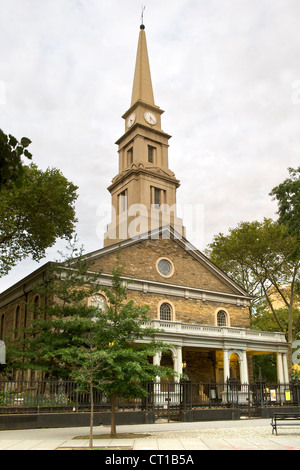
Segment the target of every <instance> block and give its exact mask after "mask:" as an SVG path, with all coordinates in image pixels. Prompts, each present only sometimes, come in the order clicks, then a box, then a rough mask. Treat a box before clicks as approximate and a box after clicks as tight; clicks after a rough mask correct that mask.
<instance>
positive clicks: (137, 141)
mask: <svg viewBox="0 0 300 470" xmlns="http://www.w3.org/2000/svg"><path fill="white" fill-rule="evenodd" d="M163 113H164V111H163V110H162V109H160V107H159V106H157V105H156V104H155V102H154V94H153V88H152V80H151V73H150V65H149V58H148V51H147V43H146V34H145V26H144V25H143V24H142V25H141V26H140V33H139V40H138V48H137V55H136V64H135V72H134V79H133V87H132V96H131V105H130V108H129V109H128V110H127V111H126V112H125V113H124V114H123V116H122V118H123V119H124V125H125V132H124V134H123V135H122V137H120V138H119V139H118V140H117V142H116V144H117V145H118V152H119V173H118V174H117V175H116V176H115V177H114V178H113V180H112V183H111V185H110V186H109V187H108V191H109V192H110V194H111V198H112V216H111V217H112V218H111V223H110V224H109V225H108V226H107V231H106V233H105V235H104V246H109V245H112V244H114V243H118V242H120V241H122V240H126V239H129V238H133V237H137V236H139V235H140V234H144V233H146V232H151V231H152V230H154V229H157V228H159V227H161V226H165V225H171V226H173V227H174V228H175V230H176V231H177V232H179V233H180V235H183V236H184V235H185V234H184V228H183V226H182V221H181V219H178V218H177V215H176V190H177V188H178V187H179V185H180V183H179V180H178V179H176V177H175V175H174V173H173V172H172V171H171V170H170V169H169V163H168V147H169V143H168V142H169V139H170V138H171V136H170V135H168V134H166V133H165V132H164V131H163V130H162V128H161V116H162V114H163Z"/></svg>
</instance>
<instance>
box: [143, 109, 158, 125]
mask: <svg viewBox="0 0 300 470" xmlns="http://www.w3.org/2000/svg"><path fill="white" fill-rule="evenodd" d="M144 118H145V121H146V122H148V124H151V126H155V124H157V117H156V116H155V114H153V113H151V111H146V112H145V114H144Z"/></svg>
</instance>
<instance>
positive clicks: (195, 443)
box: [180, 437, 209, 450]
mask: <svg viewBox="0 0 300 470" xmlns="http://www.w3.org/2000/svg"><path fill="white" fill-rule="evenodd" d="M180 442H181V444H182V445H183V447H184V449H185V450H209V447H207V445H206V444H205V443H204V442H203V440H202V439H198V438H193V437H191V438H190V439H186V438H182V439H180Z"/></svg>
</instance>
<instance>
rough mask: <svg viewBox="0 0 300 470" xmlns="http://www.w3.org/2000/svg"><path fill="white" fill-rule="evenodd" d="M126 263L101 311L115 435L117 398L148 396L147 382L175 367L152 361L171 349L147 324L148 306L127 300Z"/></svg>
mask: <svg viewBox="0 0 300 470" xmlns="http://www.w3.org/2000/svg"><path fill="white" fill-rule="evenodd" d="M121 275H122V267H120V266H118V267H117V268H116V269H115V270H114V271H113V279H112V288H111V289H109V288H105V289H104V292H105V293H106V296H107V299H108V304H107V308H106V309H105V311H103V312H102V314H101V322H102V325H103V332H104V338H105V341H106V347H107V345H108V348H107V357H106V359H105V361H104V362H105V363H106V367H105V368H104V370H102V371H101V378H102V383H101V385H100V388H101V390H103V391H104V392H105V393H106V394H107V396H108V397H110V399H111V403H112V410H111V411H112V413H111V437H115V436H116V409H115V407H116V399H117V398H129V397H130V398H144V397H146V396H147V391H146V388H145V385H146V384H147V383H149V382H153V381H155V380H156V378H157V377H163V378H170V377H171V376H174V375H175V374H174V371H173V370H171V369H170V368H167V367H161V366H157V365H154V364H152V362H151V360H150V358H152V357H153V356H154V355H155V353H157V352H163V351H165V352H166V351H169V348H170V347H171V346H170V345H168V344H164V343H162V342H158V341H156V340H155V339H154V337H155V335H156V334H157V333H158V332H159V330H157V329H154V328H150V327H147V326H146V325H147V322H148V321H149V317H148V315H147V313H148V311H149V307H148V306H137V305H135V304H134V302H133V301H132V300H131V301H129V302H127V287H126V286H124V285H123V282H122V277H121Z"/></svg>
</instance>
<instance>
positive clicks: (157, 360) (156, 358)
mask: <svg viewBox="0 0 300 470" xmlns="http://www.w3.org/2000/svg"><path fill="white" fill-rule="evenodd" d="M160 360H161V353H159V352H158V353H155V354H154V356H153V365H154V366H159V365H160ZM156 381H157V382H160V377H156Z"/></svg>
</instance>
